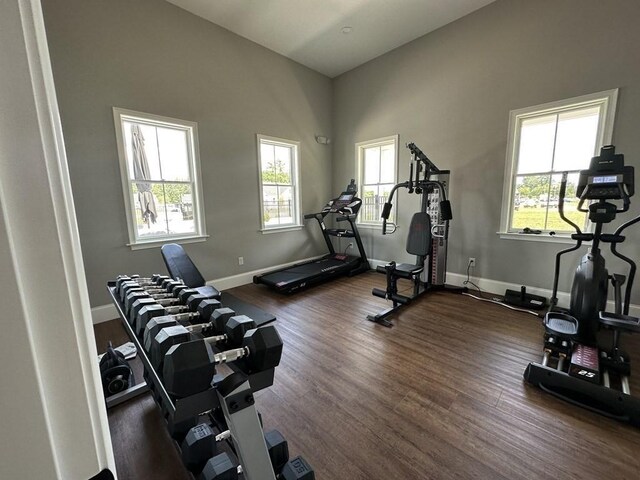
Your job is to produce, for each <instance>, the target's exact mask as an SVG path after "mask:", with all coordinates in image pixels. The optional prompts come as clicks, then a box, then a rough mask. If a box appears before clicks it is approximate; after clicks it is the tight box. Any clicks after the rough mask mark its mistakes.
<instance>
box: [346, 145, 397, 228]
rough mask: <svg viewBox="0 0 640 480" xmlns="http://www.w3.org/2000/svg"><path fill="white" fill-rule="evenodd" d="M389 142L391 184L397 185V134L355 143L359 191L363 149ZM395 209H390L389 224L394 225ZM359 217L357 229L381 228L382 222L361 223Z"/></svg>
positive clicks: (362, 170) (362, 179) (361, 186)
mask: <svg viewBox="0 0 640 480" xmlns="http://www.w3.org/2000/svg"><path fill="white" fill-rule="evenodd" d="M389 142H393V143H394V147H395V148H394V155H395V158H394V165H393V184H394V185H396V184H397V183H398V164H399V163H400V162H399V161H398V160H399V157H400V150H399V149H400V135H399V134H395V135H389V136H388V137H381V138H375V139H373V140H365V141H363V142H358V143H356V168H357V172H356V178H357V179H358V188H359V189H360V191H361V192H362V189H363V188H364V155H363V152H364V149H365V148H370V147H378V146H381V145H385V144H388V143H389ZM361 192H359V193H360V198H362V202H363V205H364V194H362V193H361ZM397 210H398V209H397V208H394V209H392V211H391V217H390V218H389V220H388V221H389V222H390V223H396V218H397V216H396V212H397ZM360 218H361V217H360V216H359V215H358V220H357V224H358V227H364V228H372V229H373V228H379V227H381V226H382V220H380V221H379V222H372V221H368V222H366V221H363V220H361V219H360Z"/></svg>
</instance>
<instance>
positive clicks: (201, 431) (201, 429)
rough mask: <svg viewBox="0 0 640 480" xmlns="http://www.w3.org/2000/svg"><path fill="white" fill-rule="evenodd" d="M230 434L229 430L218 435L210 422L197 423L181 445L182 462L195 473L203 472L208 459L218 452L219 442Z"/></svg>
mask: <svg viewBox="0 0 640 480" xmlns="http://www.w3.org/2000/svg"><path fill="white" fill-rule="evenodd" d="M230 436H231V432H230V431H229V430H226V431H224V432H222V433H220V434H218V435H216V434H215V433H214V431H213V429H212V428H211V426H210V425H209V424H207V423H201V424H199V425H196V426H195V427H193V428H192V429H191V430H189V432H188V433H187V435H186V436H185V437H184V440H183V441H182V444H181V445H180V451H181V453H182V463H184V465H185V466H186V467H187V469H188V470H189V471H191V472H193V473H198V472H201V471H202V469H203V468H204V465H205V463H207V460H209V459H210V458H211V457H213V456H215V455H216V454H217V453H218V442H221V441H223V440H226V439H227V438H229V437H230Z"/></svg>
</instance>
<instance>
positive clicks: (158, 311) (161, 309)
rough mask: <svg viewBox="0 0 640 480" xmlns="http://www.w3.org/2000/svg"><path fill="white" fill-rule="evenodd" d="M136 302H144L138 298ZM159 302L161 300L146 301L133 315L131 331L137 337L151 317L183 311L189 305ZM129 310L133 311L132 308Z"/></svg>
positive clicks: (185, 310)
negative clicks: (168, 304) (165, 304)
mask: <svg viewBox="0 0 640 480" xmlns="http://www.w3.org/2000/svg"><path fill="white" fill-rule="evenodd" d="M138 302H144V300H138ZM161 302H162V301H161V300H160V301H158V302H155V301H153V303H150V304H149V303H147V304H145V305H143V306H142V308H140V309H139V310H138V314H137V315H136V317H135V322H134V323H133V325H132V327H133V331H134V332H135V333H136V336H137V337H138V338H141V337H142V334H143V333H144V327H146V326H147V323H149V321H150V320H151V319H152V318H155V317H161V316H163V315H173V314H176V313H183V312H187V311H188V310H189V307H187V306H186V305H170V306H164V305H162V303H161ZM131 311H132V312H133V308H132V310H131Z"/></svg>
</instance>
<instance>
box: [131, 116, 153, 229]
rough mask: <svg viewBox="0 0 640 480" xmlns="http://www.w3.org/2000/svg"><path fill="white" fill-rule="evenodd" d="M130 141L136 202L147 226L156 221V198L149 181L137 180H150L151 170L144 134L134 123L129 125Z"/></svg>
mask: <svg viewBox="0 0 640 480" xmlns="http://www.w3.org/2000/svg"><path fill="white" fill-rule="evenodd" d="M131 141H132V144H133V177H134V180H136V182H135V183H136V187H137V188H138V203H139V204H140V211H141V212H142V220H143V221H144V222H145V223H146V224H147V226H149V225H150V224H151V223H156V220H157V218H158V212H157V209H156V199H155V196H154V195H153V192H152V191H151V183H150V182H144V181H138V180H150V179H151V172H150V171H149V162H148V161H147V153H146V151H145V148H144V135H142V130H141V129H140V125H138V124H135V123H134V124H132V125H131Z"/></svg>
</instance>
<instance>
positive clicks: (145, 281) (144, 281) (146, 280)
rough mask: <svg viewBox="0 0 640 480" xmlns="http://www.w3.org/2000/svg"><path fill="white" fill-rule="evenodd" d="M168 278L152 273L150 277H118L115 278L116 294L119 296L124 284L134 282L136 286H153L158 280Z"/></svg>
mask: <svg viewBox="0 0 640 480" xmlns="http://www.w3.org/2000/svg"><path fill="white" fill-rule="evenodd" d="M161 277H162V278H169V277H167V276H166V275H158V274H157V273H154V274H153V275H151V276H150V277H140V276H139V275H131V276H129V275H118V277H117V278H116V293H117V294H118V295H120V289H121V288H122V284H123V283H124V282H136V283H137V284H138V285H155V284H156V282H157V281H158V279H159V278H161Z"/></svg>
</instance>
